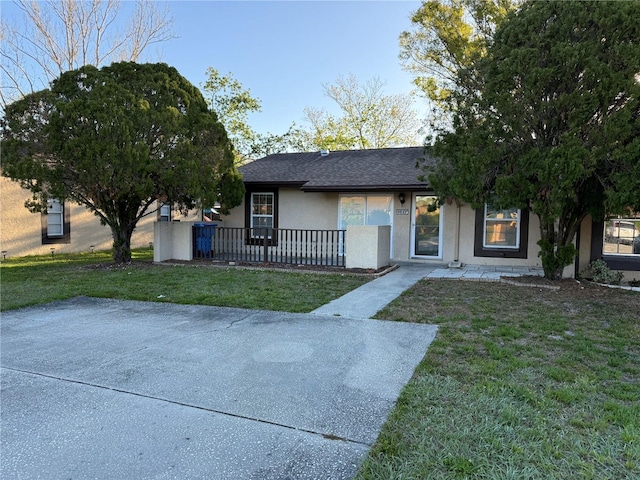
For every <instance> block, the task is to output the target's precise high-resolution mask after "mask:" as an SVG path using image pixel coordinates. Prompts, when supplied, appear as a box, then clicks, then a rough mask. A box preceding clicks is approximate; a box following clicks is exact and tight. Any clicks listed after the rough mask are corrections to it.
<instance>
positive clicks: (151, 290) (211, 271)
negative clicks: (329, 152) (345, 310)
mask: <svg viewBox="0 0 640 480" xmlns="http://www.w3.org/2000/svg"><path fill="white" fill-rule="evenodd" d="M152 259H153V252H152V251H151V250H136V251H134V252H133V262H132V264H130V265H121V266H116V265H114V264H113V263H112V262H111V256H110V254H109V253H108V252H96V253H94V254H92V253H82V254H72V255H56V256H55V257H51V256H33V257H23V258H8V259H6V260H3V261H1V262H0V309H1V310H8V309H12V308H20V307H25V306H29V305H36V304H41V303H46V302H51V301H54V300H62V299H65V298H71V297H76V296H79V295H86V296H90V297H103V298H116V299H120V300H143V301H152V302H171V303H182V304H194V305H217V306H224V307H238V308H251V309H264V310H276V311H286V312H310V311H311V310H314V309H316V308H318V307H320V306H322V305H324V304H326V303H329V302H330V301H331V300H333V299H335V298H338V297H340V296H342V295H344V294H345V293H347V292H349V291H351V290H353V289H354V288H356V287H358V286H360V285H362V284H363V283H366V282H368V281H369V280H371V277H364V276H354V275H348V274H346V273H345V274H339V273H337V274H323V275H316V274H308V273H298V272H296V273H293V272H291V273H289V272H287V273H280V272H274V271H270V270H265V269H259V268H257V269H251V270H248V269H241V268H234V267H213V266H206V265H203V264H200V265H174V266H168V265H156V264H153V263H152Z"/></svg>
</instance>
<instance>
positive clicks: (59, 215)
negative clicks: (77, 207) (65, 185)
mask: <svg viewBox="0 0 640 480" xmlns="http://www.w3.org/2000/svg"><path fill="white" fill-rule="evenodd" d="M62 235H64V205H63V204H62V202H61V201H60V200H57V199H51V200H49V202H47V236H48V237H61V236H62Z"/></svg>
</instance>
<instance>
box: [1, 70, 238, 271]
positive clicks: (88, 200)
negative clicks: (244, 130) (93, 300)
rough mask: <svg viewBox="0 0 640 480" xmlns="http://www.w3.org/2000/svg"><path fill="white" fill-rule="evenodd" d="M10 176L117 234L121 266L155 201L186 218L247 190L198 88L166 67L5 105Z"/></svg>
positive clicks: (59, 86)
mask: <svg viewBox="0 0 640 480" xmlns="http://www.w3.org/2000/svg"><path fill="white" fill-rule="evenodd" d="M5 113H6V115H5V118H4V119H3V121H2V174H3V175H5V176H7V177H10V178H11V179H13V180H16V181H19V182H20V184H21V185H22V187H23V188H26V189H29V190H30V191H31V192H32V193H33V198H32V200H30V201H29V202H27V206H28V207H29V208H30V209H31V210H32V211H46V205H47V200H48V199H50V198H57V199H59V200H71V201H73V202H76V203H78V204H80V205H84V206H85V207H87V208H88V209H89V210H91V211H92V212H93V213H94V214H95V215H96V216H98V217H99V219H100V221H101V222H102V223H103V224H105V225H108V226H109V227H110V228H111V232H112V235H113V255H114V260H115V261H116V262H126V261H129V260H130V259H131V235H132V233H133V231H134V229H135V228H136V225H137V223H138V221H139V220H140V219H141V218H142V217H143V216H144V215H146V214H148V213H149V212H150V211H155V203H156V202H157V201H161V202H168V203H172V204H175V205H176V206H178V208H179V209H180V210H182V211H186V210H187V209H190V208H194V207H196V206H198V205H205V206H211V205H214V203H216V202H219V203H220V204H221V206H222V210H223V211H224V210H226V209H227V208H229V207H232V206H235V205H238V204H239V203H240V201H241V199H242V195H243V193H244V187H243V184H242V180H241V178H240V175H239V173H238V172H237V170H236V168H235V166H234V157H233V149H232V147H231V144H230V142H229V140H228V138H227V135H226V132H225V129H224V127H223V126H222V124H221V123H220V122H219V121H218V119H217V117H216V114H215V113H213V112H212V111H211V110H209V109H208V106H207V103H206V102H205V100H204V98H203V96H202V94H201V93H200V91H199V90H198V89H197V88H196V87H194V86H193V85H192V84H191V83H189V82H188V81H187V80H186V79H185V78H184V77H182V76H181V75H180V74H179V73H178V72H177V70H176V69H175V68H172V67H169V66H167V65H165V64H136V63H132V62H124V63H114V64H112V65H111V66H109V67H103V68H101V69H97V68H96V67H93V66H84V67H81V68H79V69H77V70H72V71H69V72H66V73H64V74H62V75H61V76H60V77H59V78H58V79H56V80H55V81H54V82H53V83H52V85H51V88H50V89H46V90H42V91H39V92H36V93H33V94H29V95H27V96H25V97H24V98H22V99H21V100H19V101H17V102H14V103H12V104H10V105H8V106H7V107H6V112H5Z"/></svg>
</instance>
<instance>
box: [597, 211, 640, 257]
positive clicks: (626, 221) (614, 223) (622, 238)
mask: <svg viewBox="0 0 640 480" xmlns="http://www.w3.org/2000/svg"><path fill="white" fill-rule="evenodd" d="M603 238H604V241H603V245H602V253H604V254H613V255H640V212H635V213H631V214H630V215H628V216H625V217H618V218H613V219H611V220H608V221H606V222H605V224H604V235H603Z"/></svg>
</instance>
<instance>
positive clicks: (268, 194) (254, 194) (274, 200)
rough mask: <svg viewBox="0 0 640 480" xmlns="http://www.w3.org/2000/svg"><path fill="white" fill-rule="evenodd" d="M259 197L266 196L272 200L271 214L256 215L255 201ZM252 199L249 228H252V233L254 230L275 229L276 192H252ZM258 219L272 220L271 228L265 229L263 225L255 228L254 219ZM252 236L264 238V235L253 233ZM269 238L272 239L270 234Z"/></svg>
mask: <svg viewBox="0 0 640 480" xmlns="http://www.w3.org/2000/svg"><path fill="white" fill-rule="evenodd" d="M259 195H264V196H267V197H269V198H271V213H254V206H255V205H256V202H255V201H254V200H255V198H256V197H258V196H259ZM250 198H251V205H250V206H249V227H250V228H251V230H252V232H253V229H254V228H268V229H273V228H274V227H273V226H274V221H275V202H276V194H275V193H274V192H251V195H250ZM264 205H269V203H268V202H267V203H265V204H264ZM256 218H270V219H271V226H270V227H263V226H262V225H260V226H255V225H254V219H256ZM252 236H253V238H264V235H253V233H252ZM268 238H271V235H270V234H269V235H268Z"/></svg>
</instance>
